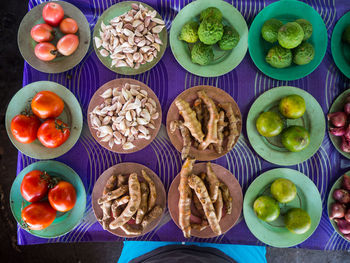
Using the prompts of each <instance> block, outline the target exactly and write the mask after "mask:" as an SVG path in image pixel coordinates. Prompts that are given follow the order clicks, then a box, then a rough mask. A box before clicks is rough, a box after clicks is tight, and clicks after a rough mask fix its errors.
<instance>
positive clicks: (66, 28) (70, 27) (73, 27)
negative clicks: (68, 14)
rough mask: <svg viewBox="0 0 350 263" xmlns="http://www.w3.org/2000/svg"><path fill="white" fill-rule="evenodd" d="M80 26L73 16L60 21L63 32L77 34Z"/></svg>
mask: <svg viewBox="0 0 350 263" xmlns="http://www.w3.org/2000/svg"><path fill="white" fill-rule="evenodd" d="M78 28H79V27H78V24H77V22H76V21H75V20H74V19H73V18H65V19H63V20H62V22H61V23H60V30H61V32H62V33H63V34H75V33H76V32H77V31H78Z"/></svg>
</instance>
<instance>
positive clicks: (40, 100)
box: [31, 90, 64, 119]
mask: <svg viewBox="0 0 350 263" xmlns="http://www.w3.org/2000/svg"><path fill="white" fill-rule="evenodd" d="M31 107H32V111H33V113H34V114H35V115H36V116H38V117H39V118H41V119H47V118H56V117H58V116H60V114H61V113H62V111H63V108H64V102H63V100H62V99H61V98H60V97H59V96H58V95H57V94H56V93H54V92H52V91H49V90H44V91H40V92H38V93H37V94H36V95H35V96H34V98H33V99H32V102H31Z"/></svg>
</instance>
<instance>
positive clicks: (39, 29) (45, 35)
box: [30, 24, 54, 42]
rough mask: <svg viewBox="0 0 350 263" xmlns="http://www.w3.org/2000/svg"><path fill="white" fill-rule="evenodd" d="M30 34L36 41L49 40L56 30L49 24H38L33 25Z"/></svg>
mask: <svg viewBox="0 0 350 263" xmlns="http://www.w3.org/2000/svg"><path fill="white" fill-rule="evenodd" d="M30 35H31V36H32V38H33V39H34V41H36V42H49V41H51V40H52V39H53V38H54V31H53V29H52V27H51V26H49V25H47V24H38V25H35V26H33V28H32V30H31V31H30Z"/></svg>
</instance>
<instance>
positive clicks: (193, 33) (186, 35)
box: [179, 21, 199, 43]
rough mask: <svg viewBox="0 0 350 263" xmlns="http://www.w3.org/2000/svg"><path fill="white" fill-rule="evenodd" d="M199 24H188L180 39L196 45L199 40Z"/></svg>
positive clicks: (183, 29) (182, 29)
mask: <svg viewBox="0 0 350 263" xmlns="http://www.w3.org/2000/svg"><path fill="white" fill-rule="evenodd" d="M198 27H199V24H198V23H197V22H195V21H190V22H187V23H186V24H185V25H184V26H183V27H182V28H181V32H180V35H179V39H180V40H183V41H186V42H187V43H196V42H197V40H198Z"/></svg>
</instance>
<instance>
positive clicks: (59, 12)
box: [43, 2, 64, 27]
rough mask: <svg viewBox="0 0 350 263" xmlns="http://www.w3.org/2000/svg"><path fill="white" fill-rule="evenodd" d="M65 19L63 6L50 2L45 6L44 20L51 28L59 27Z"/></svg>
mask: <svg viewBox="0 0 350 263" xmlns="http://www.w3.org/2000/svg"><path fill="white" fill-rule="evenodd" d="M63 17H64V11H63V8H62V6H60V5H59V4H57V3H54V2H50V3H48V4H46V5H45V6H44V9H43V18H44V21H45V22H46V23H47V24H49V25H50V26H54V27H56V26H58V25H59V24H60V22H61V21H62V19H63Z"/></svg>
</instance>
